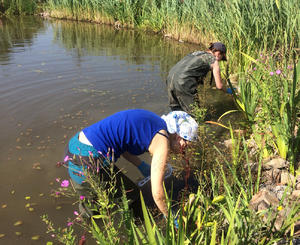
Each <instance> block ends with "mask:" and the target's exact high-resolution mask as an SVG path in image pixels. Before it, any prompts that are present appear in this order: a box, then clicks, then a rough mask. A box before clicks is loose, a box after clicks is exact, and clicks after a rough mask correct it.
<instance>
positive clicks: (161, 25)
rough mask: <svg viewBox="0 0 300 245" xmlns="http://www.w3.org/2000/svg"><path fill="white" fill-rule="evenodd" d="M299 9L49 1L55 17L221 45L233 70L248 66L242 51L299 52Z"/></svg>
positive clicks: (287, 5)
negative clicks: (148, 31) (226, 52)
mask: <svg viewBox="0 0 300 245" xmlns="http://www.w3.org/2000/svg"><path fill="white" fill-rule="evenodd" d="M299 8H300V3H299V1H297V0H290V1H279V0H277V1H274V0H267V1H257V0H251V1H242V0H234V1H233V0H231V1H212V0H205V1H204V0H195V1H192V0H185V1H175V0H168V1H160V0H158V1H150V0H146V1H132V0H124V1H116V0H104V1H95V0H74V1H71V0H47V10H48V11H49V12H50V15H51V16H53V17H58V18H66V19H76V20H85V21H95V22H100V23H108V24H114V25H116V26H123V27H136V28H143V29H149V30H152V31H156V32H161V33H163V34H164V35H168V36H172V37H174V38H176V39H178V40H183V41H190V42H195V43H204V44H207V43H208V42H211V41H214V40H221V41H223V42H225V43H226V45H227V46H228V50H229V53H230V55H229V56H230V57H232V59H231V60H230V64H231V67H232V69H233V67H236V66H237V64H238V65H239V66H240V65H243V64H245V63H247V60H245V58H244V57H243V56H242V55H241V54H240V51H243V52H245V53H248V54H250V55H253V54H257V53H260V52H263V51H264V50H269V51H270V50H278V51H280V52H282V53H286V52H289V51H290V50H291V48H293V47H297V46H298V45H299V36H300V34H299V29H300V16H299V14H298V9H299Z"/></svg>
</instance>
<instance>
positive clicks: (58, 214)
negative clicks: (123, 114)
mask: <svg viewBox="0 0 300 245" xmlns="http://www.w3.org/2000/svg"><path fill="white" fill-rule="evenodd" d="M198 48H199V46H195V45H187V44H182V43H178V42H175V41H171V40H167V39H164V38H163V37H161V36H156V35H153V34H147V33H144V32H137V31H132V30H117V29H114V28H113V27H110V26H104V25H98V24H92V23H78V22H71V21H60V20H44V19H41V18H39V17H24V18H17V19H3V20H2V24H1V25H0V85H1V86H0V117H1V120H0V128H1V141H0V149H1V154H0V167H1V171H0V178H1V181H0V194H1V201H0V217H1V219H0V234H4V236H3V237H2V238H0V243H1V244H46V242H47V241H49V240H51V237H50V235H49V234H46V233H45V231H46V225H45V224H44V223H43V222H42V221H41V218H40V216H41V215H42V214H48V215H49V217H50V219H51V220H52V221H54V223H55V224H56V225H59V226H63V227H64V226H66V218H67V217H72V216H73V211H74V210H75V209H77V206H76V207H75V206H72V203H71V201H68V200H61V199H58V200H56V199H55V198H53V197H51V196H50V192H51V190H52V189H53V188H55V187H58V183H57V182H56V181H55V179H56V178H60V179H65V178H68V176H67V175H66V171H65V169H63V168H57V167H56V163H57V162H58V161H61V160H62V157H63V152H64V148H65V145H66V143H67V141H68V139H69V138H70V137H71V136H72V135H74V134H75V133H76V132H77V131H79V130H80V129H81V128H83V127H85V126H87V125H90V124H91V123H94V122H96V121H98V120H100V119H102V118H104V117H106V116H108V115H110V114H112V113H114V112H117V111H120V110H124V109H129V108H144V109H148V110H151V111H154V112H156V113H158V114H163V113H165V112H167V111H168V106H167V93H166V88H165V83H164V81H165V77H166V75H167V72H168V70H169V69H170V67H171V66H172V65H174V64H175V63H176V62H177V61H178V60H179V59H180V58H182V57H183V56H184V55H185V54H187V53H188V52H191V51H194V50H196V49H198ZM28 204H30V207H32V208H33V209H30V208H29V206H28ZM17 221H21V223H22V224H21V225H16V222H17ZM18 232H19V233H18ZM33 236H39V239H38V240H37V241H34V240H32V237H33Z"/></svg>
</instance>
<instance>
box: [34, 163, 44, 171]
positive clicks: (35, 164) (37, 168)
mask: <svg viewBox="0 0 300 245" xmlns="http://www.w3.org/2000/svg"><path fill="white" fill-rule="evenodd" d="M32 168H33V169H36V170H41V169H42V168H41V164H40V163H39V162H36V163H34V164H33V165H32Z"/></svg>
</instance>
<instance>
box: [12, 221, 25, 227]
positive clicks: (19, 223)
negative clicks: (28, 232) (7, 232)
mask: <svg viewBox="0 0 300 245" xmlns="http://www.w3.org/2000/svg"><path fill="white" fill-rule="evenodd" d="M22 224H23V221H21V220H19V221H17V222H15V223H14V226H20V225H22Z"/></svg>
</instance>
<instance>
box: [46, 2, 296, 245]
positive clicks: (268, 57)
mask: <svg viewBox="0 0 300 245" xmlns="http://www.w3.org/2000/svg"><path fill="white" fill-rule="evenodd" d="M299 9H300V2H299V1H298V0H289V1H282V0H266V1H259V0H250V1H242V0H228V1H215V0H193V1H192V0H184V1H177V0H176V1H175V0H167V1H161V0H146V1H131V0H123V1H117V0H102V1H97V0H72V1H71V0H47V2H46V10H47V11H48V12H49V13H50V16H52V17H57V18H66V19H75V20H83V21H91V22H97V23H106V24H112V25H114V26H115V27H116V28H120V27H128V28H137V29H142V30H150V31H155V32H157V33H160V34H163V35H165V36H170V37H173V38H175V39H177V40H182V41H187V42H193V43H202V44H205V45H207V44H208V43H209V42H212V41H222V42H224V43H225V44H226V46H227V48H228V57H229V61H228V62H227V64H226V66H224V67H222V68H223V69H222V70H223V71H224V72H223V74H222V76H223V78H224V79H225V80H227V81H228V84H229V86H237V87H239V89H238V91H237V93H234V96H233V97H234V100H235V102H236V104H237V107H238V110H239V111H240V112H242V114H243V115H244V122H243V123H244V124H243V129H244V130H246V131H247V133H246V135H245V138H244V137H242V136H240V135H239V136H238V137H237V138H236V136H235V134H234V130H233V129H232V126H231V125H232V124H231V123H230V122H229V123H226V124H229V125H226V124H225V123H222V122H221V119H223V118H224V117H225V116H227V115H228V114H230V112H226V113H225V114H224V115H223V116H222V117H221V118H220V120H219V121H218V122H212V121H211V122H210V123H212V124H215V125H219V126H222V127H223V128H225V129H226V130H229V132H230V136H231V138H232V141H233V144H232V145H233V146H232V149H231V151H230V152H222V153H221V152H220V150H219V149H218V148H217V147H216V148H212V147H211V148H210V149H209V150H208V149H207V148H206V145H207V144H208V142H209V144H210V146H211V145H213V144H214V143H216V144H217V143H218V142H217V141H215V140H213V139H212V137H211V136H210V137H207V138H204V137H202V138H201V139H203V141H202V142H198V143H199V144H198V145H197V146H195V148H194V149H193V152H192V153H191V154H193V156H194V158H193V161H194V165H195V166H196V167H195V169H194V170H195V172H197V173H198V174H199V178H198V181H199V184H200V188H199V190H198V192H197V193H193V194H192V195H191V196H190V199H193V201H191V202H190V199H187V198H184V197H183V199H182V201H181V202H180V205H179V206H180V207H181V208H179V213H178V220H179V229H178V230H177V231H175V230H174V226H173V223H174V220H173V218H174V217H172V215H171V211H170V215H169V217H170V218H169V219H168V220H167V222H163V221H162V220H163V219H162V218H161V217H153V216H152V214H151V213H150V212H149V210H147V208H146V207H145V205H144V202H143V199H142V198H141V200H142V207H143V214H144V215H143V217H144V222H143V223H138V224H137V223H136V220H135V218H134V217H133V216H132V214H131V212H130V209H129V207H128V202H127V200H126V198H125V194H124V195H123V198H122V199H119V200H115V199H114V198H112V199H110V198H109V196H111V195H110V194H109V193H107V195H103V193H105V191H113V190H112V188H111V187H110V188H102V189H101V192H99V193H100V195H97V197H98V199H99V200H98V201H99V203H106V205H104V206H101V205H100V208H99V210H98V211H99V213H100V214H99V215H97V216H95V217H93V218H92V222H91V223H88V222H87V223H86V221H84V220H81V222H82V223H81V224H83V225H82V227H84V228H85V229H86V230H88V231H89V232H90V234H91V235H92V237H94V238H95V239H96V240H97V241H98V242H99V243H101V244H113V243H115V244H120V243H122V244H123V243H127V244H140V243H141V244H273V243H274V242H276V241H279V240H281V239H284V240H285V241H286V242H289V243H290V244H292V242H291V240H292V238H293V230H294V223H295V222H296V221H297V220H299V211H300V210H299V209H300V205H299V202H294V205H292V207H291V209H290V210H291V211H290V212H289V214H288V215H287V217H286V219H284V220H283V223H282V224H281V225H280V227H275V223H276V222H275V221H276V218H277V217H278V215H279V212H280V211H281V210H284V209H289V208H290V207H289V208H288V207H286V206H284V205H285V204H284V203H285V202H284V199H285V198H288V195H287V193H285V194H284V197H283V199H282V200H281V201H280V205H279V206H278V207H269V209H268V210H265V211H263V212H261V211H260V212H257V213H256V212H255V211H253V210H250V209H249V202H250V200H251V198H252V197H253V195H254V194H256V193H257V192H258V190H259V187H260V182H261V179H260V176H261V170H262V163H263V161H264V160H265V159H270V158H273V157H276V156H280V157H281V158H283V159H286V160H288V161H289V164H290V167H289V170H290V173H292V174H294V175H297V171H298V172H299V169H298V168H299V166H298V165H297V164H298V163H299V147H300V130H299V129H298V127H299V121H300V120H299V113H298V112H299V108H300V62H299V57H298V53H297V52H299V40H300V38H299V36H300V32H299V30H300V15H299ZM91 28H93V27H91ZM80 33H81V32H80V24H79V25H78V27H77V29H76V30H74V33H73V34H72V35H80ZM95 33H96V32H94V31H91V35H94V34H95ZM60 35H65V34H64V33H61V34H60ZM72 35H65V36H64V39H65V42H64V44H65V45H67V44H68V40H69V39H70V38H71V39H72V37H71V36H72ZM128 46H129V47H131V46H132V45H130V44H128ZM133 46H134V45H133ZM79 50H81V49H79ZM233 77H235V80H236V82H235V83H233V82H234V81H233ZM232 112H233V111H232ZM206 113H207V108H206V107H205V106H203V107H197V106H195V107H194V114H195V116H196V118H197V120H198V121H199V123H201V127H200V131H201V132H200V134H203V132H204V133H206V127H205V126H203V121H204V120H205V116H206ZM201 136H203V135H201ZM249 138H250V139H252V140H253V141H254V142H255V147H256V149H255V151H254V153H253V151H252V154H251V156H250V154H249V150H248V146H247V141H246V139H249ZM198 148H199V149H198ZM212 149H213V150H212ZM251 150H253V149H251ZM223 154H224V155H223ZM217 155H218V156H217ZM220 156H221V157H220ZM250 157H251V159H250ZM252 161H255V162H256V163H258V164H259V166H258V169H257V171H256V172H255V173H253V172H251V170H250V162H252ZM245 164H246V165H247V166H248V171H245V167H244V166H245ZM298 174H299V173H298ZM99 185H101V184H100V183H99ZM94 191H96V192H97V191H99V190H98V189H97V188H95V190H94ZM104 197H105V198H106V199H105V200H102V199H103V198H104ZM112 204H113V205H112ZM111 205H112V206H111ZM170 210H171V207H170ZM77 218H78V217H77ZM79 218H81V217H79ZM44 220H45V222H46V223H47V224H48V225H49V224H50V226H49V227H50V229H49V231H50V232H52V233H55V235H56V236H57V238H59V239H60V238H68V239H72V241H71V242H74V235H73V228H72V227H73V226H70V227H69V228H67V229H64V230H56V229H54V228H53V224H51V222H50V221H49V220H48V218H46V217H44ZM95 220H99V221H101V222H100V223H101V228H99V226H98V225H97V223H96V222H95ZM72 224H73V223H72ZM59 239H58V240H59ZM60 241H62V242H63V243H66V244H68V242H69V244H71V242H70V241H68V240H60Z"/></svg>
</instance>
